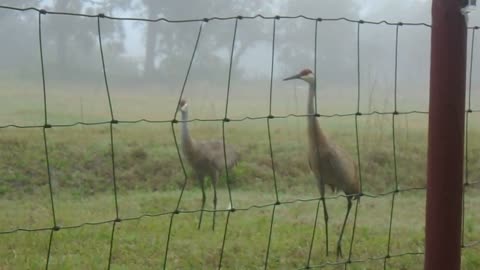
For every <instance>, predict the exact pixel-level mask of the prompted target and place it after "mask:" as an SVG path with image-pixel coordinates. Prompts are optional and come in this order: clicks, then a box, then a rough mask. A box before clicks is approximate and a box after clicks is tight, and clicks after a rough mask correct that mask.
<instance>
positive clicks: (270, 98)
mask: <svg viewBox="0 0 480 270" xmlns="http://www.w3.org/2000/svg"><path fill="white" fill-rule="evenodd" d="M277 19H278V18H275V19H273V23H272V25H273V29H272V59H271V68H270V92H269V104H268V117H267V133H268V146H269V150H270V160H271V166H272V177H273V188H274V191H275V204H274V205H273V208H272V217H271V218H270V229H269V232H268V241H267V251H266V254H265V264H264V269H267V268H268V257H269V255H270V245H271V242H272V234H273V223H274V220H275V210H276V208H277V205H280V200H279V198H278V188H277V176H276V172H275V160H274V157H273V146H272V132H271V130H270V120H271V119H273V118H274V117H273V115H272V96H273V94H272V89H273V68H274V63H275V35H276V25H277Z"/></svg>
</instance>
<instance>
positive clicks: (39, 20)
mask: <svg viewBox="0 0 480 270" xmlns="http://www.w3.org/2000/svg"><path fill="white" fill-rule="evenodd" d="M43 14H45V13H44V12H39V13H38V44H39V49H40V65H41V71H42V89H43V109H44V125H43V127H42V134H43V146H44V151H45V163H46V164H45V165H46V167H47V168H46V169H47V178H48V190H49V195H50V206H51V210H52V223H53V224H52V230H51V232H50V237H49V241H48V249H47V258H46V262H45V269H48V268H49V265H50V257H51V252H52V244H53V232H54V231H58V230H59V229H60V227H59V226H58V225H57V218H56V215H55V204H54V201H53V188H52V175H51V170H50V159H49V155H48V143H47V131H46V129H47V128H50V127H51V126H50V125H49V124H48V113H47V90H46V87H45V67H44V64H43V42H42V15H43Z"/></svg>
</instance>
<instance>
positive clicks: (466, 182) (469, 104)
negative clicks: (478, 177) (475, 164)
mask: <svg viewBox="0 0 480 270" xmlns="http://www.w3.org/2000/svg"><path fill="white" fill-rule="evenodd" d="M476 29H477V28H476V27H474V28H473V29H472V42H471V45H470V65H469V68H468V93H467V111H466V114H465V148H464V151H465V160H464V162H465V165H464V169H465V170H464V183H463V192H462V232H461V233H462V236H461V245H462V247H465V193H466V191H467V190H466V189H467V188H468V186H469V171H470V168H469V154H468V149H469V147H468V146H469V139H468V135H469V134H468V133H469V130H470V129H469V120H470V114H471V113H472V73H473V59H474V58H473V55H474V54H473V53H474V50H475V30H476Z"/></svg>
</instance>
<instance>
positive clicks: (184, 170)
mask: <svg viewBox="0 0 480 270" xmlns="http://www.w3.org/2000/svg"><path fill="white" fill-rule="evenodd" d="M205 23H206V21H205ZM203 24H204V22H201V23H200V26H199V28H198V33H197V38H196V40H195V46H194V47H193V52H192V57H191V58H190V62H189V64H188V69H187V72H186V74H185V79H184V80H183V85H182V90H181V91H180V96H179V97H178V102H177V105H176V109H175V113H174V115H173V120H172V121H171V130H172V136H173V140H174V143H175V149H176V150H177V155H178V160H179V162H180V165H181V167H182V172H183V175H184V181H183V185H182V190H181V191H180V195H179V196H178V200H177V205H176V207H175V210H174V211H173V212H172V213H171V214H170V222H169V225H168V232H167V241H166V243H165V254H164V257H163V269H166V268H167V259H168V251H169V247H170V240H171V235H172V226H173V218H174V217H175V215H177V214H179V213H180V210H179V208H180V203H181V201H182V197H183V193H184V191H185V188H186V186H187V181H188V174H187V170H186V168H185V164H184V162H183V159H182V154H181V150H180V146H179V145H178V139H177V135H176V133H175V124H176V123H178V120H177V114H178V108H179V106H180V101H181V100H182V97H183V93H184V92H185V87H186V85H187V81H188V77H189V75H190V70H191V69H192V64H193V60H194V59H195V54H196V53H197V49H198V44H199V41H200V37H201V35H202V28H203ZM200 211H203V209H200Z"/></svg>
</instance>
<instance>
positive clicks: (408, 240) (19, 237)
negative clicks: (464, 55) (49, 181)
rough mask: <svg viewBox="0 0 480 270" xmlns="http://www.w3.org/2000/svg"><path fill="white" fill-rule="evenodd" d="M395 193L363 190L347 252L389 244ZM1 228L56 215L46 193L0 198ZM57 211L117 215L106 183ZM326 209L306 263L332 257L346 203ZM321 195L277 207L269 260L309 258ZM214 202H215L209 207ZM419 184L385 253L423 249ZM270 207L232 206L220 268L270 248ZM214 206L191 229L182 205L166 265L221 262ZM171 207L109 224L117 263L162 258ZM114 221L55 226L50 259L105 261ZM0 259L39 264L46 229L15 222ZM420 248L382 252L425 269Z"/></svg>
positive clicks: (88, 265) (142, 205)
mask: <svg viewBox="0 0 480 270" xmlns="http://www.w3.org/2000/svg"><path fill="white" fill-rule="evenodd" d="M219 194H220V197H219V204H220V206H221V207H222V208H223V209H225V206H226V205H227V202H228V195H227V190H225V189H222V190H220V191H219ZM479 194H480V193H478V192H469V193H467V200H466V209H467V212H466V217H465V223H466V225H465V240H466V243H469V242H473V241H475V240H478V239H479V237H480V229H479V228H478V226H476V225H477V223H478V220H479V218H480V214H479V212H478V211H475V210H474V209H476V207H478V205H479V203H480V198H479V197H478V195H479ZM178 196H179V192H178V191H170V192H148V193H147V192H138V191H133V192H127V193H121V194H119V214H120V216H121V217H123V218H124V219H128V218H131V217H139V216H141V215H144V214H159V213H168V212H170V211H172V210H173V209H174V208H175V205H176V201H177V198H178ZM232 196H233V199H234V202H235V207H236V208H239V209H242V208H247V207H249V206H251V205H262V204H265V203H269V202H272V196H271V194H265V193H263V192H255V191H238V190H237V191H233V195H232ZM279 196H280V200H281V201H295V200H297V199H298V198H301V197H304V198H305V195H304V194H292V193H280V194H279ZM391 200H392V196H391V195H388V196H384V197H380V198H368V197H364V198H362V199H361V202H360V204H359V207H358V215H357V223H356V231H355V233H356V234H355V239H354V243H353V247H352V260H363V259H366V258H371V257H381V256H385V255H386V253H387V245H388V242H387V241H388V232H389V218H390V209H391ZM0 202H1V205H2V216H3V218H2V220H1V222H0V226H1V227H2V228H4V229H13V228H17V227H27V228H31V229H33V228H42V227H46V226H50V225H51V224H52V216H51V210H50V207H49V201H48V198H47V197H42V196H31V197H28V199H24V200H21V201H19V200H10V199H2V200H1V201H0ZM56 202H57V204H56V205H57V208H56V217H57V222H58V225H59V226H75V225H79V224H83V223H86V222H100V221H104V220H110V219H114V218H115V208H114V201H113V195H112V193H103V194H98V195H93V196H91V197H88V198H79V197H74V196H72V195H71V194H69V193H62V194H58V195H57V196H56ZM199 203H200V192H199V190H197V189H194V190H189V191H187V192H185V193H184V195H183V200H182V203H181V207H180V209H181V210H182V211H189V210H195V209H198V206H199ZM327 205H328V208H329V213H330V217H331V219H330V222H329V223H330V246H329V248H330V252H331V254H330V255H329V256H328V257H326V256H325V246H324V243H325V235H324V230H323V228H324V227H323V226H324V225H323V224H324V223H323V218H322V216H321V214H320V218H319V221H318V224H317V234H316V237H315V240H314V244H313V250H312V259H311V264H313V265H315V264H322V263H325V262H326V261H331V262H333V261H335V256H334V253H333V252H332V251H334V247H335V245H334V241H336V239H337V236H338V233H339V229H340V225H341V222H342V217H343V215H344V211H345V201H344V200H343V199H332V200H327ZM316 207H317V201H316V200H314V201H308V202H298V201H297V202H293V203H289V204H281V205H279V206H277V207H276V211H275V217H274V223H273V224H274V225H273V231H272V242H271V247H270V254H269V255H270V256H269V261H268V263H269V267H270V269H295V268H300V267H304V266H305V265H306V260H307V258H308V252H309V248H310V243H311V237H312V230H313V228H314V218H315V212H316ZM209 208H211V207H209ZM424 208H425V191H415V192H408V193H400V194H398V195H397V196H396V199H395V207H394V212H393V221H392V234H391V250H390V254H392V255H398V254H402V253H406V252H422V251H423V230H424V214H425V212H424ZM271 216H272V207H271V206H269V207H264V208H252V209H250V210H238V211H235V212H234V213H232V214H231V216H230V220H229V226H228V232H227V237H226V243H225V250H224V258H223V265H224V267H225V269H238V267H241V268H246V269H257V268H262V267H263V265H264V261H265V256H266V248H267V243H268V235H269V230H270V221H271ZM211 218H212V214H211V213H205V216H204V223H203V226H202V228H201V229H200V230H197V229H196V225H197V222H198V212H194V213H180V214H179V215H176V216H175V217H174V219H173V226H172V233H171V239H170V246H169V252H168V257H167V266H168V268H169V269H212V268H215V267H216V266H217V265H218V263H219V255H220V250H221V245H222V240H223V234H224V227H225V221H226V213H225V212H222V213H219V214H218V215H217V223H216V225H217V228H216V230H215V231H212V230H211V223H212V220H211ZM352 221H353V215H352V216H351V219H350V222H349V225H348V227H347V229H346V234H345V238H344V241H343V247H344V252H345V253H346V254H348V251H349V247H350V240H351V235H352V224H353V222H352ZM169 222H170V215H169V214H166V215H161V216H155V217H143V218H140V219H135V220H125V221H122V222H121V223H119V224H118V226H117V227H116V231H115V239H114V249H113V257H112V268H113V269H146V268H159V267H160V266H161V265H163V263H164V254H165V248H166V238H167V234H168V227H169ZM111 228H112V227H111V223H108V224H102V225H84V226H81V227H80V228H72V229H61V230H59V231H57V232H55V233H54V237H53V243H52V251H51V258H50V260H51V261H50V263H51V268H50V269H103V268H105V267H106V265H107V263H108V255H109V246H110V236H111ZM1 237H2V248H1V249H0V257H1V258H2V265H3V266H2V269H37V268H41V267H43V265H44V264H45V260H46V252H47V247H48V240H49V231H39V232H17V233H12V234H7V235H1ZM478 249H479V247H478V246H476V247H472V248H468V249H464V253H463V268H462V269H478V267H479V266H480V258H479V256H478ZM422 260H423V258H422V256H419V255H405V256H403V257H395V258H393V259H390V260H388V266H389V268H390V269H422ZM380 266H383V260H381V261H378V262H377V261H369V262H365V263H354V264H352V269H377V268H381V267H380Z"/></svg>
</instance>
